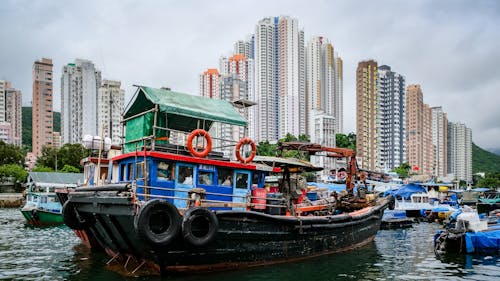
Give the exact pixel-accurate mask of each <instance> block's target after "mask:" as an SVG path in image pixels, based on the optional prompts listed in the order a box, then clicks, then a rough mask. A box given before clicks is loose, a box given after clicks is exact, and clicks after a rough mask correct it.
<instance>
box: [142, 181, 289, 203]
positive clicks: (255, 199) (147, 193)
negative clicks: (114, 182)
mask: <svg viewBox="0 0 500 281" xmlns="http://www.w3.org/2000/svg"><path fill="white" fill-rule="evenodd" d="M136 187H137V188H142V189H143V190H144V192H137V189H136V190H135V191H134V194H135V196H136V197H138V196H140V197H144V201H149V200H152V199H172V200H184V201H187V202H186V206H190V204H189V203H191V204H192V205H196V204H199V205H200V206H202V207H246V208H256V209H259V208H265V207H274V208H283V209H284V208H287V206H286V205H285V204H269V203H268V202H267V198H264V197H259V196H252V195H251V194H250V193H247V195H236V194H227V193H217V192H207V191H205V190H203V191H201V192H197V191H195V189H179V188H169V187H158V186H147V185H137V186H136ZM153 190H158V191H172V192H176V193H186V194H187V195H188V196H187V197H183V196H175V195H174V196H172V195H164V194H153V193H152V192H151V191H153ZM200 190H201V189H200ZM191 193H198V194H203V198H202V197H201V196H200V197H199V198H197V199H193V198H192V197H191V196H189V195H190V194H191ZM207 195H209V196H219V197H229V198H230V199H231V200H228V201H225V200H214V199H207V198H206V196H207ZM235 198H238V199H244V202H235V201H234V200H233V199H235ZM261 200H265V201H264V202H262V201H261ZM271 200H272V201H273V202H276V201H279V199H274V198H273V199H271ZM283 202H284V201H283Z"/></svg>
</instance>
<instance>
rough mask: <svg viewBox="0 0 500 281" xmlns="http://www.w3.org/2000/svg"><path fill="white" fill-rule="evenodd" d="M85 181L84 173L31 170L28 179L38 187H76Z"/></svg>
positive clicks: (29, 183) (29, 182)
mask: <svg viewBox="0 0 500 281" xmlns="http://www.w3.org/2000/svg"><path fill="white" fill-rule="evenodd" d="M83 182H84V178H83V174H82V173H52V172H29V173H28V180H27V184H28V185H35V186H37V187H76V186H77V185H78V184H82V183H83Z"/></svg>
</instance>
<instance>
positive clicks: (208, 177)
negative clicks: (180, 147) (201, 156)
mask: <svg viewBox="0 0 500 281" xmlns="http://www.w3.org/2000/svg"><path fill="white" fill-rule="evenodd" d="M213 182H214V173H213V172H206V171H198V183H199V184H206V185H212V184H213Z"/></svg>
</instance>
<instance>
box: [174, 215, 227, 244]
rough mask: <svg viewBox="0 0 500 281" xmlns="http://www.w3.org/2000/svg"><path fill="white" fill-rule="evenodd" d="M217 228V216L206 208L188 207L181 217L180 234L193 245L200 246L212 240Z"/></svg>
mask: <svg viewBox="0 0 500 281" xmlns="http://www.w3.org/2000/svg"><path fill="white" fill-rule="evenodd" d="M218 229H219V220H218V219H217V216H216V215H215V214H214V213H213V212H212V211H209V210H208V209H206V208H201V207H195V208H192V209H189V210H187V211H186V213H185V214H184V218H183V219H182V236H183V237H184V240H186V242H188V243H189V244H191V245H193V246H197V247H201V246H205V245H207V244H208V243H210V242H212V241H213V239H214V238H215V235H216V234H217V230H218Z"/></svg>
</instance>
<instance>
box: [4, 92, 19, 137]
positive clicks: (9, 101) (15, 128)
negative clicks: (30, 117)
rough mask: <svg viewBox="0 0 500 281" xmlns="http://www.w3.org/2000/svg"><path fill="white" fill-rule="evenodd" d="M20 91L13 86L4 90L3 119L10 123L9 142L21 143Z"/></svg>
mask: <svg viewBox="0 0 500 281" xmlns="http://www.w3.org/2000/svg"><path fill="white" fill-rule="evenodd" d="M22 111H23V109H22V93H21V91H20V90H17V89H14V88H7V90H6V91H5V121H6V122H9V123H10V127H11V139H10V141H9V142H10V143H12V144H15V145H21V144H22V137H23V136H22V133H23V131H22V123H23V118H22Z"/></svg>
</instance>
